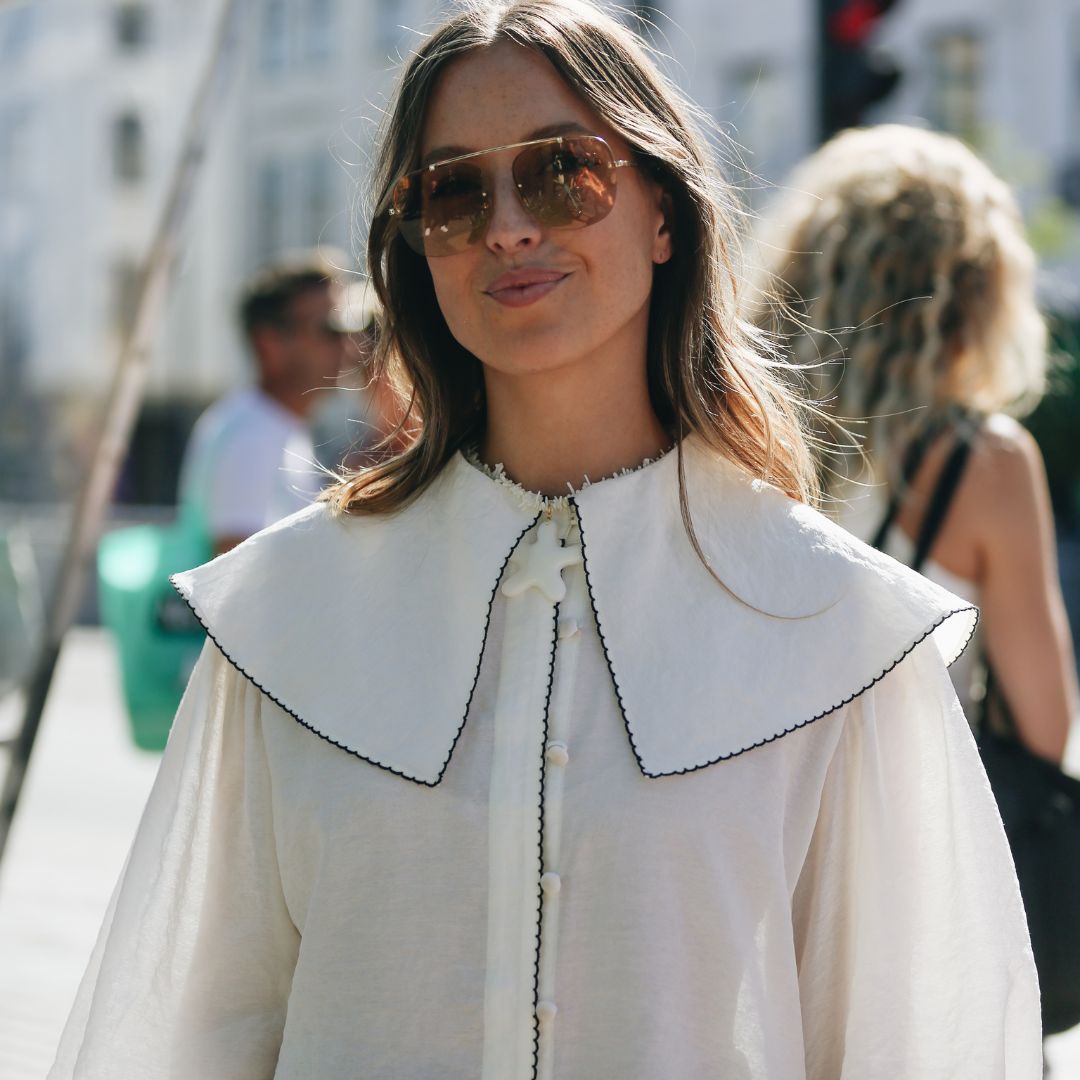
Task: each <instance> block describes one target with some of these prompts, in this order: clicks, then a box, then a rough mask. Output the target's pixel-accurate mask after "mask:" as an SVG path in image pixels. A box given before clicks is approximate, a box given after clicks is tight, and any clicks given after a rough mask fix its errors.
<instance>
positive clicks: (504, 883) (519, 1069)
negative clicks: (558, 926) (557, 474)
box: [481, 504, 582, 1080]
mask: <svg viewBox="0 0 1080 1080" xmlns="http://www.w3.org/2000/svg"><path fill="white" fill-rule="evenodd" d="M568 517H569V510H568V509H565V510H560V511H555V510H554V508H553V507H552V506H551V505H550V504H549V505H548V507H547V508H546V509H545V512H544V514H543V515H542V517H541V519H540V520H538V522H537V524H536V527H535V529H534V530H531V531H530V533H529V534H527V535H526V536H524V537H523V538H522V540H521V542H520V543H519V545H518V547H517V549H516V550H515V551H514V552H513V554H512V555H511V557H510V560H509V564H508V566H507V572H506V575H505V577H504V580H503V582H502V585H501V586H500V590H499V591H500V593H501V594H502V596H503V597H504V598H505V605H506V607H505V623H504V628H503V635H502V648H501V655H500V661H499V671H500V674H499V682H498V688H497V691H496V699H495V715H494V744H493V750H492V759H491V781H490V788H489V814H488V829H489V844H488V847H489V856H490V858H489V865H490V868H491V870H490V874H489V881H488V946H487V961H488V964H487V977H486V980H485V998H484V1049H483V1061H482V1068H481V1078H482V1080H507V1078H510V1077H514V1078H520V1080H524V1078H525V1077H528V1076H532V1077H535V1076H536V1075H537V1068H538V1064H539V1059H540V1056H541V1049H540V1047H541V1044H542V1043H543V1042H544V1041H545V1039H546V1037H547V1035H546V1033H549V1032H550V1030H551V1027H552V1023H551V1021H552V1020H553V1018H554V1002H551V1001H550V1000H548V1001H547V1005H551V1009H548V1008H547V1007H546V1005H545V1008H543V1009H541V1008H540V1004H541V1002H542V1001H544V1000H545V999H543V998H542V997H541V996H540V995H539V994H538V993H537V990H538V988H539V980H540V977H541V972H540V966H541V960H542V958H543V954H544V949H543V945H542V935H543V932H544V926H545V923H544V919H545V903H544V898H545V896H546V895H547V894H548V893H549V892H550V891H551V889H552V887H553V882H554V879H552V878H547V879H546V881H545V886H546V891H545V892H543V893H541V894H540V895H539V896H538V889H537V882H538V880H539V878H540V877H541V876H542V875H543V874H544V872H545V869H546V862H547V860H548V858H549V857H550V855H551V852H550V849H549V844H548V832H549V830H548V828H547V821H546V816H545V815H546V811H547V807H548V805H549V802H548V794H549V790H548V775H547V760H546V747H547V743H548V741H549V738H548V736H549V734H550V731H549V715H550V711H551V706H552V700H553V697H554V694H555V691H556V684H557V681H558V680H557V675H556V669H557V666H558V665H557V654H558V646H559V640H560V639H559V626H558V619H559V614H560V606H561V601H562V600H563V598H564V597H565V595H566V583H565V581H564V578H563V575H564V573H565V572H567V571H570V572H572V570H571V568H572V567H575V566H577V567H580V566H581V561H582V553H581V546H580V543H571V542H567V540H566V531H567V528H568V520H567V519H568ZM579 572H580V571H579ZM541 656H544V657H548V658H549V660H548V663H544V664H541V663H538V659H539V657H541ZM561 884H562V882H561V881H559V882H558V885H555V886H554V887H555V888H556V889H558V888H559V887H560V886H561ZM549 1056H550V1055H549Z"/></svg>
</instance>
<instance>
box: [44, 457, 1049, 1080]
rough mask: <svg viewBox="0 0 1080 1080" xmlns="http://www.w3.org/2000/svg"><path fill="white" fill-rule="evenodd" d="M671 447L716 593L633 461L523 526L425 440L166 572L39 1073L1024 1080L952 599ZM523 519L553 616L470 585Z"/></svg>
mask: <svg viewBox="0 0 1080 1080" xmlns="http://www.w3.org/2000/svg"><path fill="white" fill-rule="evenodd" d="M686 449H687V455H686V462H687V475H688V481H689V484H690V497H691V507H692V509H693V511H694V518H695V526H696V529H697V533H698V536H699V539H700V540H701V542H702V546H703V548H704V550H705V551H706V553H707V555H708V556H709V558H710V561H711V563H712V565H713V567H714V569H715V570H716V572H717V573H718V574H719V575H720V577H721V578H722V579H723V580H724V582H725V584H726V586H727V587H728V589H730V590H731V592H734V593H736V594H738V595H741V596H742V600H741V601H740V600H735V599H733V598H732V596H731V594H730V593H729V592H727V591H725V589H724V588H722V587H721V586H719V585H718V584H716V583H715V582H714V581H713V580H712V579H711V578H709V576H708V574H707V573H705V572H704V569H703V568H701V567H700V563H697V562H696V557H695V556H693V554H692V552H691V551H690V549H689V546H688V542H686V541H685V539H684V537H683V534H681V533H680V532H679V530H678V528H677V527H676V525H677V523H678V502H677V497H674V498H673V491H672V485H673V483H674V477H675V468H676V462H675V457H674V455H671V454H669V455H668V456H667V457H665V458H664V459H661V460H660V461H658V462H655V463H653V464H651V465H649V466H648V467H646V468H644V469H642V470H640V471H638V472H636V473H632V474H629V475H627V476H623V477H619V478H615V479H611V480H606V481H603V482H602V483H598V484H595V485H592V486H591V487H589V488H586V489H585V490H584V491H582V492H580V493H578V494H577V495H576V496H575V497H574V498H573V499H571V500H560V501H559V502H557V503H549V504H547V506H546V507H545V506H544V504H543V503H541V502H540V501H539V500H537V501H535V502H530V498H529V497H528V496H527V494H526V493H523V492H521V491H520V489H519V490H517V491H514V490H513V489H511V488H510V487H509V486H508V485H506V484H505V483H501V482H499V481H496V480H492V479H491V478H490V477H487V476H484V475H482V474H481V473H480V472H479V471H478V470H476V469H474V468H473V467H471V466H470V465H469V464H468V463H467V462H465V461H464V459H462V458H460V457H458V458H455V459H454V461H453V462H451V464H450V465H449V466H448V467H447V469H446V470H445V471H444V473H443V475H442V476H441V477H440V478H439V480H438V481H437V482H436V484H435V485H434V486H433V487H432V488H431V489H429V491H428V492H427V493H426V494H425V495H424V496H423V497H422V498H420V499H419V500H417V501H416V502H414V503H413V504H412V505H411V506H410V507H409V508H408V509H406V510H405V511H403V512H401V513H399V514H396V515H393V516H392V517H390V518H386V519H353V518H349V519H345V520H333V519H331V518H330V517H329V516H328V515H327V513H326V511H325V509H324V508H322V507H314V508H311V509H309V510H306V511H303V512H302V513H300V514H298V515H295V516H294V517H292V518H290V519H288V520H287V521H285V522H283V523H281V524H280V525H279V526H277V527H275V528H274V529H272V530H268V531H266V532H264V533H262V534H259V535H258V536H256V537H254V538H253V539H252V540H250V541H248V542H247V543H246V544H244V545H241V547H240V548H237V549H235V551H234V552H232V553H230V554H228V555H226V556H223V557H221V558H220V559H217V560H215V561H214V562H213V563H210V564H207V566H204V567H201V568H198V569H197V570H195V571H192V572H190V573H188V574H185V575H181V576H180V578H179V579H178V586H179V587H180V588H181V590H182V592H183V593H184V594H185V595H186V596H187V597H188V598H189V601H190V602H191V603H192V604H193V606H194V607H195V610H196V611H197V612H198V613H199V614H200V617H202V618H203V619H204V621H206V622H207V624H208V625H209V627H210V629H211V632H212V633H213V635H214V637H215V638H216V640H217V642H218V643H219V644H215V643H214V642H213V641H211V642H208V644H207V646H206V649H205V650H204V653H203V655H202V657H201V659H200V661H199V665H198V667H197V668H196V671H195V673H194V674H193V676H192V680H191V683H190V685H189V688H188V691H187V694H186V695H185V698H184V701H183V703H182V704H181V707H180V710H179V713H178V715H177V719H176V723H175V725H174V729H173V733H172V735H171V737H170V741H169V745H168V747H167V749H166V751H165V754H164V757H163V760H162V767H161V772H160V774H159V777H158V780H157V783H156V784H155V787H154V790H153V793H152V795H151V798H150V801H149V804H148V806H147V810H146V813H145V816H144V818H143V821H142V824H141V826H140V829H139V833H138V835H137V837H136V840H135V843H134V846H133V848H132V852H131V855H130V857H129V860H128V863H127V865H126V867H125V872H124V875H123V877H122V879H121V881H120V883H119V884H118V888H117V893H116V895H115V896H114V898H113V902H112V905H111V907H110V910H109V913H108V915H107V917H106V921H105V925H104V926H103V929H102V933H101V937H100V939H99V942H98V946H97V948H96V950H95V953H94V956H93V958H92V959H91V963H90V966H89V968H88V971H87V974H86V977H85V979H84V981H83V984H82V986H81V988H80V991H79V994H78V997H77V999H76V1003H75V1007H74V1009H73V1011H72V1015H71V1018H70V1020H69V1022H68V1026H67V1028H66V1030H65V1034H64V1038H63V1040H62V1043H61V1046H60V1049H59V1052H58V1057H57V1061H56V1064H55V1065H54V1068H53V1070H52V1072H51V1073H50V1077H51V1078H52V1080H65V1078H68V1077H79V1078H82V1080H92V1078H94V1080H96V1078H99V1077H100V1078H104V1077H128V1076H131V1077H135V1076H138V1077H140V1078H146V1080H155V1078H170V1080H178V1078H183V1080H187V1078H192V1080H194V1078H199V1080H204V1078H205V1080H216V1078H225V1077H228V1078H230V1080H248V1078H251V1080H255V1078H267V1077H278V1078H280V1080H300V1078H304V1080H310V1078H317V1080H323V1078H337V1077H350V1078H358V1080H390V1078H393V1080H426V1078H429V1077H430V1078H436V1077H437V1078H439V1080H446V1078H451V1080H453V1078H461V1080H477V1078H478V1077H479V1078H481V1080H519V1078H520V1080H526V1078H529V1077H533V1076H539V1077H543V1078H560V1080H596V1078H607V1077H619V1078H620V1080H658V1078H663V1080H707V1078H716V1080H741V1078H747V1080H749V1078H754V1080H766V1078H767V1080H799V1078H804V1077H805V1078H810V1080H837V1078H845V1080H872V1078H879V1077H880V1078H882V1080H886V1078H888V1080H908V1078H910V1080H915V1078H920V1080H921V1078H935V1080H936V1078H941V1080H945V1078H950V1080H953V1078H970V1080H984V1078H988V1077H1005V1078H1007V1080H1036V1078H1037V1077H1039V1076H1041V1052H1040V1037H1039V1036H1040V1031H1039V999H1038V988H1037V983H1036V975H1035V970H1034V965H1033V963H1032V958H1031V953H1030V947H1029V943H1028V939H1027V931H1026V927H1025V924H1024V917H1023V910H1022V907H1021V902H1020V898H1019V893H1018V889H1017V885H1016V878H1015V874H1014V871H1013V867H1012V864H1011V861H1010V855H1009V851H1008V846H1007V844H1006V841H1005V837H1004V833H1003V831H1002V828H1001V823H1000V819H999V817H998V814H997V810H996V806H995V804H994V801H993V796H992V794H991V792H990V789H989V786H988V784H987V781H986V777H985V774H984V773H983V771H982V767H981V764H980V762H979V758H978V754H977V751H976V748H975V746H974V743H973V740H972V737H971V734H970V731H969V729H968V727H967V725H966V723H965V721H964V718H963V715H962V713H961V712H960V710H959V706H958V704H957V702H956V698H955V694H954V693H953V691H952V689H951V685H950V683H949V679H948V674H947V671H946V668H945V663H944V660H945V659H951V658H952V655H953V654H954V653H955V650H956V649H958V648H960V647H961V645H962V642H963V640H964V639H965V636H966V634H967V632H969V631H970V627H971V622H972V618H971V612H970V610H968V609H966V608H965V606H964V605H963V603H962V602H960V601H958V600H957V598H955V597H952V596H950V595H949V594H948V593H946V592H944V591H943V590H940V589H938V588H937V587H936V586H934V585H932V584H931V583H929V582H926V581H925V580H924V579H922V578H919V577H918V575H914V574H912V573H911V572H910V571H907V570H906V569H905V568H903V567H901V566H899V565H898V564H896V563H895V562H893V561H892V560H890V559H888V558H887V557H885V556H882V555H880V554H878V553H875V552H872V551H871V550H870V549H868V548H866V547H865V546H864V545H861V544H859V543H858V542H857V541H855V540H853V539H852V538H851V537H849V536H848V535H847V534H846V533H844V532H843V531H842V530H841V529H839V528H838V527H837V526H834V525H831V524H829V523H827V522H825V521H824V519H822V518H820V517H819V515H816V514H815V513H813V512H812V511H808V510H806V509H805V508H800V507H796V506H795V504H793V503H791V502H790V501H789V500H787V499H785V498H784V497H783V496H781V495H779V493H777V492H775V491H773V490H772V489H770V488H768V487H766V486H762V485H753V484H751V483H750V482H749V481H748V480H745V479H744V478H743V477H742V475H741V474H739V473H738V472H737V470H735V469H734V468H733V467H731V466H728V465H725V464H722V463H720V462H716V461H713V460H711V459H709V458H708V457H707V456H706V455H704V453H703V452H702V451H701V450H700V449H699V448H697V447H696V446H691V445H687V447H686ZM537 512H538V513H539V518H537ZM546 522H552V523H554V527H555V528H556V529H557V531H558V535H559V537H560V538H561V539H562V541H563V543H564V547H563V548H561V549H560V550H559V553H558V554H557V555H556V556H553V557H554V558H557V560H558V561H560V562H566V563H569V564H570V565H567V566H565V568H564V569H563V570H562V573H561V579H562V582H564V583H565V587H566V595H565V597H563V598H562V599H561V600H560V601H559V602H558V603H556V602H555V601H553V600H552V599H551V597H550V596H549V595H548V591H545V589H547V588H548V586H543V587H529V588H525V589H524V590H522V591H519V592H518V591H515V590H514V589H511V590H510V591H511V593H513V595H505V594H504V593H502V592H501V591H500V590H499V589H497V587H496V586H497V583H498V582H499V581H500V580H502V581H504V582H505V581H507V580H508V579H511V578H512V577H513V576H514V575H520V574H522V573H523V572H524V573H527V574H531V573H533V572H534V571H535V574H534V576H535V578H536V580H537V581H538V582H545V581H548V580H549V579H548V578H547V577H546V575H545V574H544V573H543V572H542V571H543V567H542V566H540V565H539V559H540V551H539V549H535V550H529V551H526V549H525V545H531V544H532V543H533V542H534V541H535V539H536V536H537V533H538V532H539V529H540V527H541V525H543V524H544V523H546ZM583 537H584V545H583V546H584V552H583V553H582V554H583V556H584V561H578V560H577V559H576V558H572V557H567V556H568V555H570V556H573V555H574V554H575V552H576V549H577V548H579V547H582V539H583ZM511 556H513V557H512V559H511ZM526 556H528V557H526ZM534 557H535V558H534ZM508 559H511V561H510V562H509V565H507V560H508ZM695 566H696V567H697V568H699V569H700V573H699V569H695ZM702 575H704V576H702ZM590 582H591V584H592V589H591V590H590V588H589V584H590ZM515 588H516V587H515ZM550 591H555V592H557V590H556V589H555V588H554V587H551V589H550ZM747 601H748V602H749V603H751V604H753V605H754V606H755V607H757V608H761V607H768V606H769V605H774V606H775V607H777V608H779V609H780V611H779V614H780V615H782V616H784V617H779V618H778V617H776V612H774V614H773V615H767V614H762V613H761V611H760V610H754V608H752V607H749V606H747ZM241 611H242V612H244V615H243V616H241V615H240V614H239V613H240V612H241ZM594 611H596V612H598V613H599V618H600V624H601V628H602V630H603V635H602V636H601V633H600V628H598V626H597V622H596V619H595V618H594ZM950 611H958V612H959V613H958V614H955V615H952V616H951V617H950V616H949V615H948V613H949V612H950ZM797 616H805V617H801V618H800V617H797ZM808 627H809V630H808V629H807V628H808ZM934 627H937V628H938V629H937V632H936V633H932V628H934ZM815 628H816V632H815ZM485 630H486V633H485ZM219 645H220V648H219ZM221 650H224V652H225V653H228V658H226V656H225V655H223V652H222V651H221ZM943 650H944V652H943ZM478 664H479V668H477V665H478ZM240 669H243V670H244V671H245V672H247V675H248V677H245V675H244V674H242V672H241V670H240ZM613 672H614V678H613V674H612V673H613ZM256 683H258V684H261V686H262V687H264V688H265V690H260V689H258V688H257V686H256V685H255V684H256ZM271 696H272V697H273V698H276V699H277V701H276V702H275V701H274V700H272V697H271ZM620 698H621V701H620ZM845 701H846V702H847V703H846V704H843V703H844V702H845ZM800 706H801V711H800ZM835 706H838V707H835ZM287 710H291V712H293V713H295V714H296V715H295V717H294V716H293V715H290V711H287ZM826 710H828V711H826ZM818 713H822V714H823V715H820V716H819V717H818V718H817V719H816V720H815V719H814V717H815V716H817V715H818ZM297 718H298V719H299V721H300V722H298V719H297ZM319 736H322V737H319ZM781 736H782V737H781ZM335 744H338V745H335ZM759 744H760V745H759ZM751 747H752V748H751ZM362 758H367V759H368V760H362ZM373 762H377V763H378V765H380V766H381V767H376V766H375V764H373ZM709 762H713V763H712V764H708V763H709ZM705 765H708V767H704V766H705ZM391 770H393V771H391Z"/></svg>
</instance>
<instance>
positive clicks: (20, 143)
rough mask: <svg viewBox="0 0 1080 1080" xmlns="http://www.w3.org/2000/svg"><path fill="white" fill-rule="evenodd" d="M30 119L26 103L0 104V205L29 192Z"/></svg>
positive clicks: (30, 161) (30, 160)
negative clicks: (2, 105) (3, 105)
mask: <svg viewBox="0 0 1080 1080" xmlns="http://www.w3.org/2000/svg"><path fill="white" fill-rule="evenodd" d="M31 120H32V115H31V112H30V109H29V107H28V106H26V105H19V104H15V105H9V106H8V107H6V108H4V107H0V204H3V203H6V202H8V201H9V200H13V199H15V198H16V197H20V196H26V195H28V194H29V193H30V190H31V180H30V177H31V168H32V164H33V159H32V148H31V132H32V127H31Z"/></svg>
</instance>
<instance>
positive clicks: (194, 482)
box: [180, 254, 345, 555]
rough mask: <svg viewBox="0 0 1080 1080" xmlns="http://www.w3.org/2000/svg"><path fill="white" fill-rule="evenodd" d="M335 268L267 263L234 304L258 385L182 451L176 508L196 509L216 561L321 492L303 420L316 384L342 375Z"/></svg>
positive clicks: (204, 424) (307, 262) (240, 394)
mask: <svg viewBox="0 0 1080 1080" xmlns="http://www.w3.org/2000/svg"><path fill="white" fill-rule="evenodd" d="M338 273H339V271H338V270H337V268H336V267H335V266H334V265H333V263H332V262H331V261H330V260H329V259H327V258H325V257H323V256H321V255H316V254H310V255H303V256H295V257H292V258H288V259H283V260H281V261H278V262H275V263H272V264H270V265H268V266H266V267H264V268H263V269H262V270H260V271H259V272H258V273H257V274H256V275H255V276H254V278H252V280H251V281H250V282H249V283H248V285H247V286H246V288H245V289H244V291H243V294H242V296H241V298H240V302H239V308H238V314H239V319H240V324H241V328H242V330H243V333H244V337H245V339H246V342H247V345H248V347H249V350H250V352H251V355H252V358H253V360H254V363H255V367H256V380H255V383H254V385H252V386H249V387H245V388H243V389H240V390H236V391H233V392H232V393H230V394H228V395H226V396H225V397H224V398H222V399H221V400H220V401H217V402H215V403H214V404H213V405H212V406H210V408H209V409H207V410H206V412H205V413H203V415H202V416H200V417H199V419H198V421H197V422H196V424H195V427H194V429H193V430H192V434H191V439H190V441H189V442H188V446H187V449H186V451H185V453H184V461H183V464H182V466H181V472H180V503H181V506H182V507H185V508H186V509H187V510H189V511H194V512H195V513H196V514H197V515H198V517H199V519H200V521H201V524H202V526H203V527H204V528H205V530H206V532H207V533H208V535H209V536H210V538H211V542H212V546H213V551H214V554H215V555H220V554H222V553H223V552H225V551H228V550H229V549H230V548H232V547H235V546H236V545H237V544H238V543H240V542H241V541H242V540H245V539H246V538H247V537H249V536H251V535H252V534H253V533H256V532H258V531H259V530H260V529H262V528H265V527H266V526H267V525H270V524H273V522H275V521H277V520H279V519H280V518H282V517H285V516H287V515H288V514H291V513H293V512H294V511H296V510H299V509H301V508H302V507H304V506H306V505H308V503H310V502H311V500H312V499H313V498H314V497H315V495H317V494H318V492H319V490H320V488H321V487H322V481H323V474H322V473H321V472H320V471H319V470H318V467H317V465H316V457H315V450H314V448H313V445H312V438H311V433H310V430H309V427H308V419H309V417H310V416H311V414H312V413H313V411H314V409H315V406H316V404H317V402H318V400H319V397H320V395H319V394H318V393H317V392H313V391H317V390H318V389H319V388H320V387H328V386H331V385H333V383H334V382H335V380H336V378H337V376H338V373H339V371H340V370H341V366H342V360H343V357H344V348H345V344H344V338H343V334H342V332H341V329H340V327H339V326H338V325H337V323H336V322H335V321H334V311H335V307H336V304H337V293H338V289H339V281H338Z"/></svg>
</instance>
